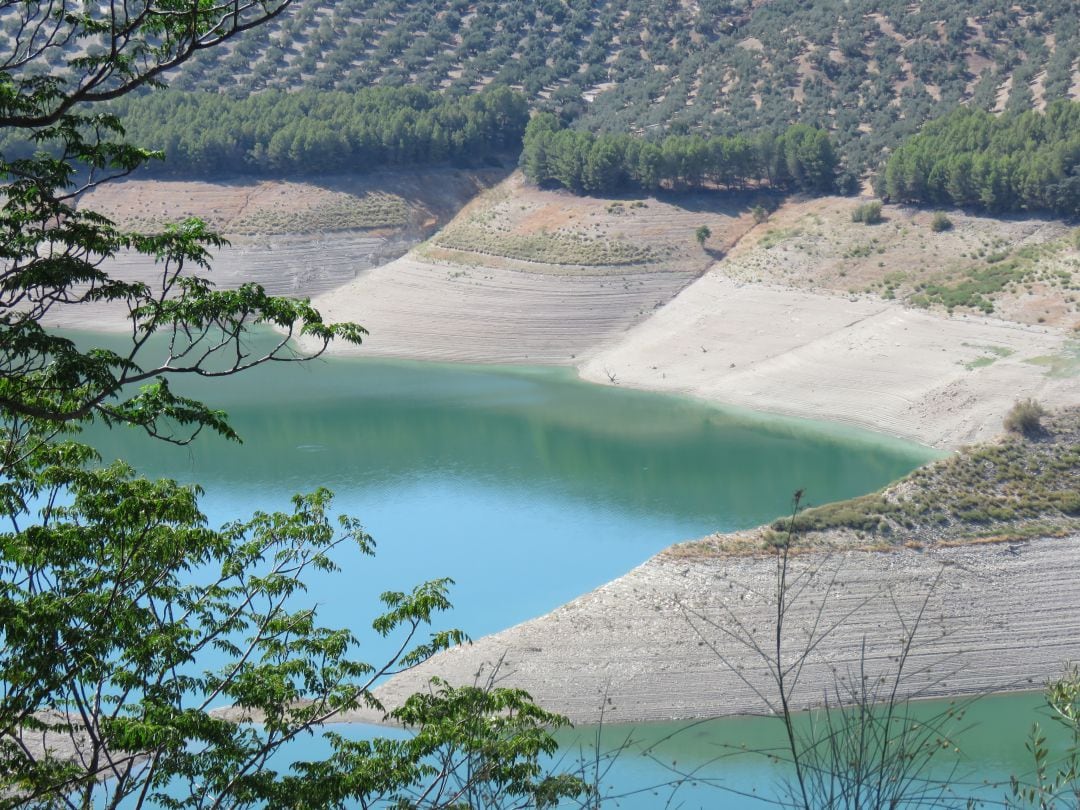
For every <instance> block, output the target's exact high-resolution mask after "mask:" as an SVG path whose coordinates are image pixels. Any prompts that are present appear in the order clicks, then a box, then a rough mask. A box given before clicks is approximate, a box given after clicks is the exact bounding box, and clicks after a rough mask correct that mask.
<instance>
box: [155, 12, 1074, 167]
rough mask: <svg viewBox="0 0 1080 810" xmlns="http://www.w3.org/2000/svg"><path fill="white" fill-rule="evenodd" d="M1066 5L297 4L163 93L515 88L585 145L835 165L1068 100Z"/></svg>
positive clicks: (196, 65) (1070, 65) (206, 58)
mask: <svg viewBox="0 0 1080 810" xmlns="http://www.w3.org/2000/svg"><path fill="white" fill-rule="evenodd" d="M1078 25H1080V21H1078V15H1077V12H1076V7H1075V4H1074V3H1072V2H1070V0H1043V1H1042V2H1039V3H1037V4H1014V3H1013V2H1012V0H977V1H976V2H961V0H923V1H922V2H915V3H909V2H907V1H906V0H816V1H815V2H813V3H806V2H800V0H698V1H697V2H684V1H683V0H599V1H598V2H596V1H594V0H543V1H542V2H533V0H511V2H498V3H496V2H470V0H448V1H447V2H444V1H443V0H338V2H335V3H333V4H320V3H316V2H314V0H297V4H296V5H295V7H294V8H293V9H292V10H291V12H290V13H289V14H287V15H285V16H284V17H282V18H281V19H280V20H277V21H274V22H273V23H272V24H271V25H269V26H267V27H265V28H263V29H260V30H257V31H254V32H250V33H249V35H247V36H245V37H244V38H241V39H239V40H237V41H235V42H234V43H232V44H231V46H230V48H228V49H219V50H216V51H213V52H208V53H206V54H204V55H203V56H202V57H200V58H199V59H197V60H195V61H193V62H192V63H191V64H189V65H188V66H187V67H185V68H184V70H183V72H182V74H181V75H180V76H179V77H178V78H177V80H176V83H177V84H178V85H180V86H182V87H187V88H201V89H206V90H210V91H214V92H218V91H220V90H221V89H222V88H223V87H226V86H229V85H235V86H236V87H237V88H238V89H240V90H243V91H250V90H258V89H261V88H264V87H270V86H278V87H298V86H315V87H343V88H355V87H361V86H367V85H372V84H385V85H403V84H407V83H409V84H412V83H415V84H418V85H420V86H423V87H427V88H450V89H452V90H455V91H468V90H472V89H475V88H478V87H482V86H485V85H488V84H490V83H493V82H494V83H501V84H507V85H510V86H514V87H519V88H522V89H523V90H524V91H525V92H526V93H527V95H529V96H530V97H531V98H532V99H533V100H534V101H536V102H537V103H539V104H540V105H542V106H548V107H554V108H559V109H561V110H563V111H564V112H566V113H567V114H569V115H572V116H576V115H580V116H581V119H580V125H581V126H583V127H586V128H589V129H593V130H617V131H626V130H628V129H629V130H645V131H649V130H651V129H653V128H658V127H664V128H673V129H675V130H676V131H678V130H686V129H690V130H697V129H699V128H705V129H707V130H713V131H717V132H720V133H725V134H731V133H734V132H737V131H745V130H746V129H747V128H748V127H749V128H751V129H763V128H772V129H775V128H778V127H779V126H780V125H782V124H785V123H788V122H791V121H794V120H796V119H798V120H802V121H804V122H807V123H811V124H820V125H824V126H829V127H830V128H833V129H835V130H836V132H837V135H838V138H839V140H840V142H841V144H842V146H843V148H844V151H845V153H846V154H847V156H848V158H849V163H850V164H851V165H857V166H862V165H866V164H867V163H869V162H872V161H873V160H876V158H877V157H878V156H879V154H880V150H881V148H882V147H883V146H885V145H889V144H892V143H894V142H896V140H898V138H899V137H901V136H902V135H904V134H907V133H910V132H911V131H913V130H914V129H916V128H917V127H918V125H919V124H920V123H921V122H923V121H924V120H926V119H927V118H929V117H932V116H935V115H937V114H939V113H941V112H944V111H945V110H947V109H949V108H951V107H952V106H954V105H956V104H957V103H958V102H960V101H963V100H969V101H971V102H972V103H974V104H976V105H977V106H979V107H982V108H986V109H1006V108H1009V109H1024V108H1028V107H1032V106H1036V107H1038V106H1042V105H1043V104H1045V103H1046V102H1047V101H1049V100H1053V99H1056V98H1065V97H1074V98H1075V97H1076V96H1077V93H1078V92H1080V70H1078V65H1077V59H1078V57H1080V37H1078V36H1077V29H1078Z"/></svg>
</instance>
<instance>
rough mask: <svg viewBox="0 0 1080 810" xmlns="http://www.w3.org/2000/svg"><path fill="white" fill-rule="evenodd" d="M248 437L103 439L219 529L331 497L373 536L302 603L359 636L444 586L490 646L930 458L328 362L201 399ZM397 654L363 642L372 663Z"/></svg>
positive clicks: (795, 430)
mask: <svg viewBox="0 0 1080 810" xmlns="http://www.w3.org/2000/svg"><path fill="white" fill-rule="evenodd" d="M192 393H194V394H196V395H199V396H201V397H203V398H204V399H205V400H207V401H208V402H210V403H212V404H213V405H215V406H220V407H222V408H224V409H225V410H227V411H228V413H229V415H230V418H231V420H232V423H233V425H234V426H235V427H236V428H237V430H238V431H239V433H240V434H241V436H242V437H243V439H244V444H242V445H236V444H232V443H229V442H225V441H223V440H220V439H217V438H216V437H213V436H201V437H199V439H198V440H197V441H196V442H195V443H194V444H193V445H191V446H190V447H186V448H177V447H172V446H168V445H164V444H162V443H161V442H155V441H151V440H150V439H148V438H147V437H146V436H145V435H143V434H142V433H141V432H139V431H137V430H134V429H114V430H111V431H108V430H95V431H94V432H93V433H92V434H90V438H91V439H92V440H93V442H94V443H95V444H96V445H97V446H98V447H99V448H100V450H101V452H102V454H103V455H104V456H105V457H106V458H123V459H126V460H127V461H129V462H130V463H131V464H132V465H133V466H134V467H135V468H136V469H137V470H139V471H140V472H141V473H143V474H145V475H152V476H169V477H174V478H177V479H179V480H180V481H197V482H199V483H200V484H201V485H202V486H203V487H204V488H205V490H206V495H205V497H204V498H203V500H202V504H203V508H204V510H205V511H206V513H207V515H208V517H209V519H210V522H211V524H220V523H223V522H225V521H227V520H229V519H234V518H237V517H241V516H246V515H249V514H250V513H251V512H253V511H254V510H256V509H263V510H268V509H283V508H287V506H288V499H289V496H290V495H292V494H293V493H295V492H308V491H311V490H313V489H314V488H316V487H318V486H326V487H329V488H330V489H332V490H333V491H334V492H335V493H336V499H335V508H336V509H337V510H339V511H340V512H343V513H347V514H350V515H353V516H356V517H358V518H360V519H361V520H362V521H363V523H364V525H365V527H366V529H367V530H368V531H369V532H370V533H371V534H372V535H373V536H374V538H375V541H376V543H377V544H378V552H377V555H376V557H375V558H374V559H368V558H361V557H360V556H359V555H348V554H347V555H345V556H343V557H342V558H341V559H340V560H339V562H340V563H341V565H342V566H343V567H344V568H345V569H346V574H345V575H344V576H338V577H320V578H319V579H317V580H316V581H315V582H314V588H313V593H314V595H315V597H316V598H317V601H318V602H319V604H320V605H321V612H322V617H323V621H324V622H328V623H332V624H345V625H348V626H350V627H352V628H355V629H357V630H358V631H359V632H358V634H359V635H361V636H362V637H365V638H369V637H370V635H371V634H370V633H368V634H366V635H365V634H364V633H363V628H364V627H365V626H366V624H367V623H368V622H369V621H370V619H371V618H372V616H373V615H374V612H373V611H374V607H375V598H376V596H377V594H378V593H380V592H382V591H384V590H388V589H394V590H406V589H408V588H410V587H411V586H412V585H414V584H416V583H418V582H420V581H422V580H427V579H433V578H436V577H452V578H453V579H454V580H455V582H456V585H455V586H454V588H453V601H454V604H455V610H454V613H453V616H452V622H453V623H454V625H456V626H458V627H461V628H462V629H464V630H465V631H466V632H467V633H469V634H471V635H476V636H478V635H482V634H485V633H490V632H493V631H495V630H499V629H502V628H505V627H508V626H510V625H513V624H516V623H518V622H520V621H523V620H525V619H528V618H531V617H533V616H537V615H540V614H542V613H545V612H547V611H549V610H551V609H553V608H555V607H557V606H558V605H560V604H562V603H564V602H566V601H568V600H569V599H572V598H574V597H576V596H578V595H580V594H581V593H583V592H586V591H588V590H590V589H591V588H594V587H596V586H598V585H600V584H602V583H604V582H607V581H608V580H610V579H612V578H614V577H617V576H619V575H620V574H622V573H625V572H626V571H627V570H629V569H630V568H632V567H633V566H635V565H637V564H638V563H640V562H642V561H644V560H645V559H647V558H648V557H650V556H651V555H653V554H655V553H656V552H657V551H660V550H661V549H663V548H665V547H666V546H668V545H670V544H671V543H673V542H677V541H680V540H688V539H693V538H697V537H700V536H702V535H705V534H707V533H709V532H712V531H728V530H732V529H737V528H745V527H748V526H753V525H757V524H759V523H761V522H763V521H766V520H769V519H771V518H774V517H777V516H778V515H781V514H783V513H784V512H785V511H786V509H787V508H788V506H789V502H790V497H791V494H792V493H793V492H794V491H795V490H796V489H798V488H805V489H806V491H807V497H808V498H809V499H810V501H812V502H815V503H822V502H826V501H831V500H836V499H839V498H845V497H850V496H853V495H857V494H861V493H864V492H867V491H870V490H872V489H875V488H877V487H880V486H883V485H884V484H886V483H888V482H889V481H891V480H893V479H895V478H897V477H899V476H901V475H903V474H904V473H905V472H907V471H908V470H910V469H912V468H913V467H915V466H916V465H918V464H920V463H922V462H924V461H926V460H927V459H928V458H930V457H932V455H933V454H932V453H931V452H930V451H928V450H926V449H924V448H920V447H916V446H912V445H909V444H902V443H899V442H894V441H889V440H886V439H883V438H881V437H877V436H874V435H872V434H866V433H857V432H853V431H838V430H835V429H829V428H827V427H826V426H824V425H814V424H811V423H800V422H793V421H790V420H779V419H765V418H761V417H753V416H751V415H739V414H734V413H731V412H726V411H722V410H718V409H715V408H711V407H708V406H706V405H703V404H701V403H698V402H694V401H691V400H687V399H679V398H673V397H665V396H658V395H654V394H646V393H641V392H635V391H629V390H621V389H611V388H602V387H598V386H592V385H588V384H584V383H581V382H579V381H577V380H575V379H573V377H572V376H571V375H570V374H569V373H568V372H566V371H565V370H552V369H498V368H484V367H447V366H433V365H422V364H416V363H388V362H370V361H368V362H361V361H355V360H352V361H350V360H334V361H332V362H321V363H318V364H310V365H305V366H274V367H271V368H261V369H256V370H255V371H254V372H251V373H249V374H246V375H242V376H240V377H237V378H235V379H230V380H224V381H215V382H213V383H211V384H209V385H207V386H196V387H195V388H194V390H193V391H192ZM388 649H389V646H388V645H386V644H380V643H379V641H377V640H371V643H370V647H369V650H370V653H369V654H370V656H371V657H372V659H374V658H377V657H378V655H379V654H380V653H381V652H384V651H385V650H388Z"/></svg>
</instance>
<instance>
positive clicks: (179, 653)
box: [0, 445, 582, 808]
mask: <svg viewBox="0 0 1080 810" xmlns="http://www.w3.org/2000/svg"><path fill="white" fill-rule="evenodd" d="M89 457H90V454H89V453H88V451H86V450H85V449H81V450H80V449H79V448H78V447H76V446H63V445H53V446H50V447H48V448H47V449H46V450H44V451H42V453H41V454H40V455H39V457H38V459H37V460H38V462H39V468H38V478H39V482H38V484H39V487H40V492H41V494H42V502H43V503H44V506H43V508H42V509H41V513H40V519H39V520H38V521H36V522H35V523H34V525H32V526H27V527H24V528H21V529H20V528H18V527H16V526H13V527H12V529H11V530H10V531H8V532H6V533H4V534H3V535H0V544H2V546H3V548H4V550H5V554H4V559H3V563H2V567H3V572H2V573H3V576H2V577H0V616H2V617H3V623H2V626H0V640H2V647H0V684H2V685H3V692H2V694H0V729H2V732H0V806H7V807H15V806H20V807H42V808H45V807H49V808H52V807H72V808H75V807H90V806H93V807H108V808H112V807H120V806H124V807H132V806H134V807H144V806H157V807H170V808H204V807H218V806H228V807H263V806H269V807H284V806H288V807H320V808H325V807H339V806H345V805H346V804H348V803H350V802H359V803H360V804H361V805H362V806H368V805H369V804H371V803H373V802H377V801H381V800H393V801H397V800H399V799H401V800H404V798H405V797H412V798H410V799H409V802H410V806H423V807H447V806H456V805H460V804H461V803H462V802H466V803H468V802H471V801H472V800H473V799H474V798H477V799H479V800H480V805H484V801H483V797H485V796H487V795H489V794H490V795H492V796H495V795H498V796H504V797H514V798H515V799H517V800H519V801H520V802H521V804H520V806H526V805H528V806H535V805H541V806H543V805H544V804H545V803H547V804H550V803H554V801H556V800H557V799H558V798H560V797H563V796H567V795H576V794H577V793H578V792H580V790H581V789H582V786H581V784H580V782H579V781H578V780H576V779H573V778H570V777H554V776H545V775H543V773H542V770H541V767H540V766H539V765H538V763H537V759H538V757H540V756H541V755H543V754H550V753H551V752H552V751H553V750H554V746H555V743H554V741H553V739H552V737H551V735H550V730H551V729H553V728H556V727H558V726H560V725H563V724H565V720H563V719H562V718H559V717H557V716H555V715H552V714H549V713H547V712H544V711H542V710H540V709H539V708H537V707H536V706H535V705H533V704H532V703H531V701H530V700H529V697H528V695H526V694H524V693H523V692H520V691H516V690H505V689H489V690H483V689H475V688H474V689H451V688H449V687H447V686H446V685H444V684H441V683H435V684H434V685H433V689H432V691H431V692H430V693H428V694H424V695H418V696H414V697H413V698H410V699H409V700H408V701H407V702H406V703H405V704H404V705H403V706H402V707H400V708H398V709H395V710H394V711H393V712H391V717H392V718H393V719H394V720H396V721H397V722H400V723H402V724H404V725H406V726H408V727H410V728H412V729H414V730H415V734H414V736H412V737H410V738H409V739H406V740H402V741H391V740H375V741H366V742H360V743H356V742H349V741H346V740H344V739H342V738H341V737H339V736H337V735H331V739H332V742H333V745H334V749H335V750H334V754H333V755H332V756H331V757H330V758H328V759H327V760H325V761H319V762H299V763H296V764H295V765H293V766H292V773H291V774H283V773H280V772H279V771H278V768H277V766H275V763H274V761H273V760H272V757H273V756H274V755H275V754H277V753H278V752H280V751H281V750H283V748H284V747H285V746H287V744H288V743H290V742H291V741H292V740H294V739H295V738H297V737H298V736H300V735H307V734H310V733H312V732H313V731H314V730H315V729H316V727H318V726H319V725H320V724H322V723H325V722H326V721H328V720H331V719H333V718H335V717H337V716H339V715H340V714H341V713H342V712H347V711H350V710H354V709H358V708H368V709H374V710H377V711H379V712H381V711H382V707H381V706H380V705H379V703H378V701H377V700H376V699H375V698H374V696H373V695H372V693H371V691H370V689H371V687H372V685H373V684H374V682H375V681H376V680H377V679H379V678H380V677H382V676H384V675H386V674H388V673H391V672H393V671H396V670H397V669H399V668H401V667H408V666H412V665H415V664H418V663H420V662H422V661H424V660H426V659H427V658H428V657H430V656H431V655H433V654H434V653H436V652H438V651H439V650H442V649H445V648H447V647H449V646H451V645H453V644H456V643H459V642H461V641H462V640H464V636H463V634H462V633H460V632H459V631H442V632H434V633H430V634H429V636H428V638H427V639H426V640H423V639H421V638H420V634H421V633H422V632H423V631H424V628H425V627H427V626H428V625H429V624H430V623H431V621H432V619H433V617H434V616H435V615H436V614H438V613H441V612H443V611H445V610H447V609H448V608H449V607H450V603H449V601H448V599H447V594H446V590H447V586H448V585H449V581H448V580H438V581H435V582H430V583H426V584H424V585H421V586H419V587H418V588H416V589H415V590H413V591H412V592H411V593H387V594H383V596H382V600H383V602H384V605H385V606H386V609H387V612H386V613H385V614H384V615H383V616H381V617H380V618H378V619H376V621H375V622H374V627H375V629H376V630H377V631H378V632H379V633H380V634H382V635H387V636H390V635H395V636H400V638H401V641H400V646H399V647H398V649H397V652H396V653H395V654H394V655H393V656H392V657H391V658H390V659H389V660H388V661H386V662H384V663H383V664H382V665H380V666H378V667H375V666H372V665H370V664H367V663H363V662H361V661H358V660H356V659H355V658H354V657H353V655H354V654H355V648H356V646H357V643H358V641H357V639H356V638H355V637H354V636H353V634H352V633H351V632H349V631H347V630H338V629H330V628H326V627H322V626H321V625H319V624H318V622H317V616H316V611H315V610H314V609H313V608H308V607H297V604H298V601H299V598H300V597H301V596H302V595H303V593H304V591H305V588H304V585H303V578H304V576H305V574H306V573H308V572H311V571H327V572H333V571H335V570H336V568H337V565H336V563H335V561H334V556H333V555H334V552H335V550H336V549H337V548H338V547H339V546H352V547H354V548H356V549H358V550H359V551H360V552H362V553H365V554H371V553H372V551H373V543H372V540H371V538H370V537H369V536H368V535H366V534H365V533H364V532H363V530H362V529H361V528H360V526H359V525H358V524H357V523H356V522H355V521H353V520H350V519H347V518H341V519H340V520H339V525H338V526H337V528H335V527H334V525H333V524H332V522H331V520H330V519H329V518H328V517H327V514H326V508H327V507H328V506H329V502H330V496H329V494H328V493H327V492H325V491H324V490H319V491H316V492H315V493H313V494H311V495H307V496H297V497H295V498H294V500H293V511H292V512H291V513H273V514H265V513H259V514H256V515H255V516H254V517H253V518H252V519H251V520H248V521H243V522H240V521H238V522H234V523H231V524H229V525H227V526H225V527H224V528H222V529H221V530H218V531H215V530H211V529H209V528H207V527H206V525H205V519H204V517H203V515H202V514H201V513H200V512H199V510H198V504H197V497H198V490H197V489H196V488H194V487H180V486H177V485H176V484H175V483H174V482H171V481H147V480H145V479H139V478H134V477H132V471H131V470H130V469H129V468H128V467H126V466H125V465H122V464H115V465H112V466H109V467H106V468H103V469H88V468H86V467H79V466H72V465H70V464H69V463H68V461H70V460H71V459H72V458H83V459H86V460H89ZM62 493H69V494H70V496H71V503H70V505H61V500H62V497H61V496H62ZM13 522H14V521H13ZM222 703H227V704H229V705H230V706H231V709H230V710H229V711H228V712H226V713H225V714H224V715H222V714H221V713H219V712H215V711H213V707H214V706H218V705H221V704H222ZM244 720H254V721H256V724H251V723H246V722H242V721H244ZM238 721H241V722H238ZM480 805H473V806H480ZM485 806H487V805H485Z"/></svg>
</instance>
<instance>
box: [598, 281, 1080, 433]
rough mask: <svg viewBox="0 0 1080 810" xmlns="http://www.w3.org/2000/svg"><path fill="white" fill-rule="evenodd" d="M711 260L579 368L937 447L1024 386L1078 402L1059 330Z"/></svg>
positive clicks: (1051, 402)
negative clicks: (816, 286)
mask: <svg viewBox="0 0 1080 810" xmlns="http://www.w3.org/2000/svg"><path fill="white" fill-rule="evenodd" d="M722 267H723V265H722V264H721V265H717V266H715V267H714V269H713V270H712V271H710V272H709V273H707V274H706V275H705V276H703V277H702V278H700V279H698V280H697V281H695V282H694V283H693V284H691V285H690V286H689V287H687V288H686V289H685V290H683V291H682V292H681V293H680V294H679V295H678V296H677V297H676V298H675V299H674V300H673V301H671V302H670V303H669V304H668V305H667V306H665V307H663V308H662V309H660V310H659V311H657V312H656V314H654V315H653V316H652V317H651V318H649V319H648V320H647V321H645V322H644V323H642V324H640V325H639V326H637V327H635V328H634V329H632V330H631V331H629V332H628V333H627V334H626V335H624V336H623V337H622V338H621V339H620V340H619V341H618V342H616V343H614V344H612V345H609V346H608V347H606V348H601V349H600V350H599V351H597V352H596V353H595V354H594V355H593V356H591V357H590V358H589V359H588V360H587V361H586V362H584V363H583V364H582V365H581V367H580V372H581V376H582V377H584V378H585V379H587V380H591V381H593V382H598V383H604V384H608V383H610V382H611V381H612V380H613V379H614V381H615V382H616V383H617V384H619V385H627V386H631V387H634V388H648V389H653V390H657V391H667V392H672V393H680V394H690V395H694V396H698V397H701V398H703V399H706V400H709V401H712V402H717V403H722V404H728V405H736V406H740V407H745V408H753V409H755V410H761V411H770V412H774V413H781V414H787V415H790V416H800V417H807V418H812V419H824V420H829V421H836V422H844V423H848V424H854V425H859V426H861V427H866V428H870V429H872V430H878V431H881V432H884V433H888V434H890V435H893V436H898V437H901V438H905V439H911V440H914V441H917V442H921V443H923V444H927V445H931V446H934V447H939V448H956V447H959V446H961V445H964V444H968V443H971V442H975V441H981V440H986V439H989V438H992V437H993V436H995V435H997V434H998V433H1000V431H1001V418H1002V416H1003V414H1005V413H1006V412H1007V411H1008V409H1009V407H1010V406H1011V405H1012V404H1013V403H1014V402H1015V401H1016V400H1017V399H1018V398H1021V397H1034V398H1036V399H1038V400H1039V401H1040V402H1042V403H1043V404H1044V405H1048V406H1055V407H1057V406H1068V405H1074V404H1076V403H1077V402H1080V377H1078V376H1077V375H1076V369H1075V368H1072V365H1075V360H1076V357H1073V355H1076V354H1077V349H1078V348H1080V340H1078V338H1077V337H1076V336H1071V335H1069V334H1068V333H1067V332H1065V331H1064V330H1061V329H1055V328H1051V327H1041V326H1025V325H1022V324H1018V323H1014V322H1009V321H1002V320H997V319H992V318H984V317H976V316H967V317H963V316H955V317H948V316H945V315H939V314H931V313H929V312H925V311H922V310H915V309H909V308H907V307H904V306H903V305H901V304H898V303H895V302H890V301H884V300H881V299H857V300H852V299H850V298H847V297H843V296H839V295H832V294H822V293H813V292H804V291H800V290H794V289H791V288H787V287H777V286H772V285H765V284H749V283H741V282H737V281H733V280H731V279H730V278H728V277H727V276H725V275H724V274H723V273H722V272H720V270H721V268H722Z"/></svg>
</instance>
